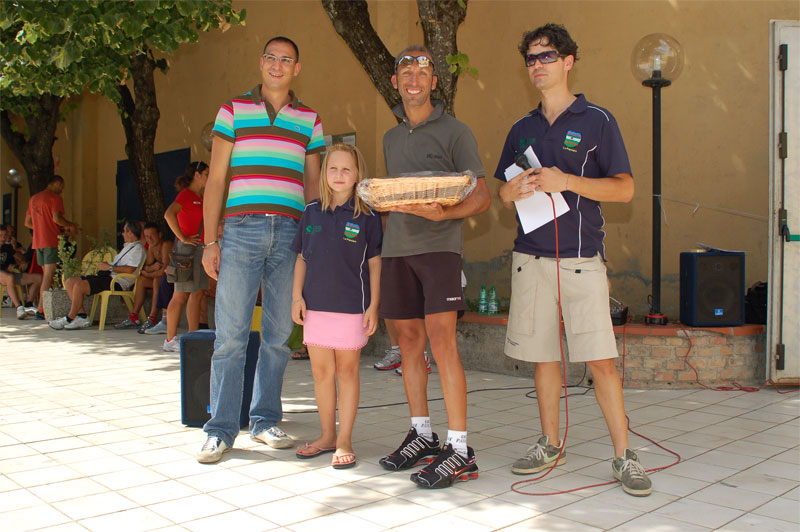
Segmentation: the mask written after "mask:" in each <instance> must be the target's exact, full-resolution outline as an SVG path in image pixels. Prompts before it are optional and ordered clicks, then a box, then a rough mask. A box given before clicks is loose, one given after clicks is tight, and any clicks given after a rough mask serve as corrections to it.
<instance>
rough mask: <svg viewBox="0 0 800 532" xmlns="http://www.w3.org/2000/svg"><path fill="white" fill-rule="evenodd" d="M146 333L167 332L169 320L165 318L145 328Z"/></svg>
mask: <svg viewBox="0 0 800 532" xmlns="http://www.w3.org/2000/svg"><path fill="white" fill-rule="evenodd" d="M144 333H145V334H167V322H166V321H164V320H161V321H159V322H158V323H156V324H155V325H153V326H152V327H150V328H149V329H145V330H144Z"/></svg>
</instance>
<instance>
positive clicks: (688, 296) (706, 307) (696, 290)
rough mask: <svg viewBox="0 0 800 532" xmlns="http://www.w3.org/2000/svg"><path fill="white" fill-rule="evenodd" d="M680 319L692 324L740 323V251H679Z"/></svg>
mask: <svg viewBox="0 0 800 532" xmlns="http://www.w3.org/2000/svg"><path fill="white" fill-rule="evenodd" d="M680 266H681V268H680V270H681V322H682V323H685V324H686V325H691V326H693V327H722V326H736V325H741V324H743V323H744V253H742V252H738V251H706V252H684V253H681V265H680Z"/></svg>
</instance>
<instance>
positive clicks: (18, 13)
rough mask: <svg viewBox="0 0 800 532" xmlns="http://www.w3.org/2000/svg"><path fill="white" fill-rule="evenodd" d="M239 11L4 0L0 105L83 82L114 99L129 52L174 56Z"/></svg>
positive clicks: (152, 0) (239, 17)
mask: <svg viewBox="0 0 800 532" xmlns="http://www.w3.org/2000/svg"><path fill="white" fill-rule="evenodd" d="M244 17H245V12H244V10H241V11H235V10H234V9H233V7H232V0H135V1H132V0H124V1H123V0H120V1H110V0H80V1H76V0H38V1H20V0H3V1H2V2H0V30H2V31H0V69H1V70H0V109H10V107H11V105H13V104H12V103H11V102H13V101H14V100H13V98H14V97H17V96H19V97H25V96H36V95H38V94H43V93H51V94H55V95H59V96H64V97H68V96H71V95H73V94H80V93H81V92H82V91H83V90H84V89H86V88H88V89H89V90H90V91H92V92H95V93H100V94H103V95H105V96H106V97H108V98H110V99H112V100H113V101H117V100H118V99H119V91H118V90H117V86H118V85H119V84H120V83H123V82H124V80H125V73H126V70H127V66H128V64H129V59H128V57H129V56H130V55H132V54H136V53H141V52H142V51H144V50H148V49H151V50H154V51H160V52H163V53H166V54H172V53H173V52H175V51H176V50H177V49H178V47H179V46H180V45H181V44H183V43H188V42H196V41H197V40H198V39H199V38H200V32H202V31H207V30H209V29H212V28H218V27H220V25H221V24H225V25H226V26H229V25H235V24H241V23H243V22H244ZM162 67H166V62H164V63H163V64H160V65H159V68H162Z"/></svg>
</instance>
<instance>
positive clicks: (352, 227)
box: [344, 222, 361, 242]
mask: <svg viewBox="0 0 800 532" xmlns="http://www.w3.org/2000/svg"><path fill="white" fill-rule="evenodd" d="M359 232H361V228H360V227H359V226H358V224H355V223H353V222H347V223H346V224H345V226H344V239H345V240H347V241H348V242H355V241H356V237H357V236H358V233H359Z"/></svg>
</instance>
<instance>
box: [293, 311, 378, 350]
mask: <svg viewBox="0 0 800 532" xmlns="http://www.w3.org/2000/svg"><path fill="white" fill-rule="evenodd" d="M363 323H364V315H363V314H343V313H339V312H322V311H318V310H307V311H306V316H305V320H303V343H304V344H306V345H312V346H316V347H324V348H326V349H339V350H341V351H355V350H357V349H361V348H362V347H364V346H365V345H367V329H365V328H364V327H363V325H362V324H363Z"/></svg>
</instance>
